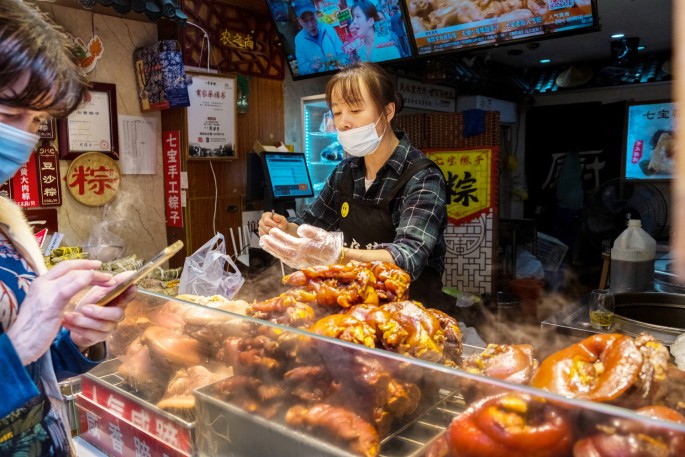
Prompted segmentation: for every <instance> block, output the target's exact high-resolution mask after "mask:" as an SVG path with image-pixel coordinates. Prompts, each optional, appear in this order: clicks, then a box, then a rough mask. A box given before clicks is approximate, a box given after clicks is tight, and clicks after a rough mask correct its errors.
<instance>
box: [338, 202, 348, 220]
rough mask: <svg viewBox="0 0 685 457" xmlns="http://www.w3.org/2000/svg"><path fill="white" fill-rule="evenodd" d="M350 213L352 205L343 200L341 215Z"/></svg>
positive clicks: (344, 215)
mask: <svg viewBox="0 0 685 457" xmlns="http://www.w3.org/2000/svg"><path fill="white" fill-rule="evenodd" d="M348 214H350V205H349V203H347V202H343V204H342V206H341V207H340V215H341V216H342V217H347V215H348Z"/></svg>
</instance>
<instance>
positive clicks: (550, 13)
mask: <svg viewBox="0 0 685 457" xmlns="http://www.w3.org/2000/svg"><path fill="white" fill-rule="evenodd" d="M402 1H403V2H406V3H407V5H408V7H407V9H408V13H409V20H410V23H411V28H410V36H411V37H412V38H413V40H414V42H415V44H416V50H417V54H418V55H429V54H435V53H440V52H447V51H454V50H464V49H471V48H475V47H479V48H480V47H486V46H496V45H503V44H508V43H512V42H519V41H523V40H532V39H535V40H540V39H542V38H551V37H557V36H562V35H566V34H573V33H580V32H589V31H594V30H597V28H598V22H597V5H596V0H535V1H533V0H529V1H528V2H524V1H516V0H513V1H507V2H504V1H502V2H500V1H480V0H402Z"/></svg>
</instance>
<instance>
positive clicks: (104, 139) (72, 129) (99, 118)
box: [58, 83, 119, 160]
mask: <svg viewBox="0 0 685 457" xmlns="http://www.w3.org/2000/svg"><path fill="white" fill-rule="evenodd" d="M58 131H59V156H60V159H63V160H70V159H75V158H76V157H78V156H79V155H81V154H83V153H85V152H101V153H103V154H106V155H108V156H110V157H111V158H113V159H118V158H119V132H118V129H117V92H116V86H115V85H114V84H106V83H92V84H91V88H90V89H89V90H88V93H87V94H86V97H85V98H84V100H83V102H81V104H80V105H79V106H78V108H76V110H74V112H73V113H71V114H70V115H69V116H67V117H66V118H64V119H60V120H59V121H58Z"/></svg>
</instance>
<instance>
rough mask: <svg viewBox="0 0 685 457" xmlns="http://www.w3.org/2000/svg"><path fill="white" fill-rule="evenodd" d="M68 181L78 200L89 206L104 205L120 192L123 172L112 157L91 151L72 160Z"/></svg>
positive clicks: (73, 195)
mask: <svg viewBox="0 0 685 457" xmlns="http://www.w3.org/2000/svg"><path fill="white" fill-rule="evenodd" d="M66 181H67V189H69V193H70V194H71V195H72V197H74V199H76V201H78V202H79V203H82V204H84V205H87V206H103V205H105V204H106V203H108V202H110V201H111V200H112V199H113V198H114V197H115V196H116V194H117V193H118V192H119V185H120V184H121V172H120V171H119V167H118V166H117V164H116V163H115V162H114V160H112V158H110V157H108V156H106V155H104V154H101V153H99V152H89V153H86V154H81V155H80V156H78V158H76V159H74V160H73V161H72V162H71V165H70V166H69V170H68V171H67V176H66Z"/></svg>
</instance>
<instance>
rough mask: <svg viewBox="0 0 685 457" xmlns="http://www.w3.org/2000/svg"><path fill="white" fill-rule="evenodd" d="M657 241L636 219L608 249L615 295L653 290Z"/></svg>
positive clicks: (630, 221)
mask: <svg viewBox="0 0 685 457" xmlns="http://www.w3.org/2000/svg"><path fill="white" fill-rule="evenodd" d="M655 255H656V241H655V240H654V238H652V237H651V236H650V235H649V233H647V232H645V231H644V230H643V229H642V224H641V223H640V221H639V220H638V219H631V220H629V221H628V228H626V229H625V230H624V231H623V233H621V234H620V235H619V236H618V238H616V240H615V241H614V247H613V248H611V279H610V281H611V282H610V283H609V287H610V288H611V290H612V291H613V292H615V293H625V292H648V291H652V290H654V257H655Z"/></svg>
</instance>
